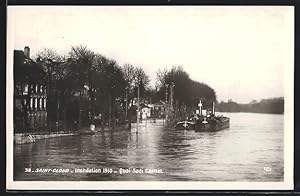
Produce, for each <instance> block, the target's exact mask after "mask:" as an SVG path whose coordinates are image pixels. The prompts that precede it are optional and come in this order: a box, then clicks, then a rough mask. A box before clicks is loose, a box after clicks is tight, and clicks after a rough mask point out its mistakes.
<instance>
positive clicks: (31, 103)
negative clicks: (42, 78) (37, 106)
mask: <svg viewBox="0 0 300 196" xmlns="http://www.w3.org/2000/svg"><path fill="white" fill-rule="evenodd" d="M32 107H33V99H32V98H30V109H32Z"/></svg>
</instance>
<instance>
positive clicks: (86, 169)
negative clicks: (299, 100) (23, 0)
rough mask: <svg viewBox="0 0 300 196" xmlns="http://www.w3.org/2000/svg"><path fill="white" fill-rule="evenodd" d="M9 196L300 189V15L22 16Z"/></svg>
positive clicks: (284, 10) (15, 44)
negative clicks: (298, 52)
mask: <svg viewBox="0 0 300 196" xmlns="http://www.w3.org/2000/svg"><path fill="white" fill-rule="evenodd" d="M7 21H8V22H7V25H8V26H7V30H8V31H7V35H8V37H7V55H8V56H7V60H8V62H7V130H6V134H7V138H6V139H7V186H8V189H27V190H28V189H43V190H45V189H67V190H74V189H81V190H83V189H99V190H109V189H114V190H117V189H120V190H125V189H139V190H141V189H170V190H182V189H193V190H197V189H199V190H200V189H222V190H224V189H253V190H255V189H274V190H278V189H292V188H293V141H294V137H293V133H294V127H293V126H294V125H293V123H294V121H293V119H294V113H293V110H294V109H293V108H294V100H293V96H294V95H293V89H294V7H293V6H8V8H7Z"/></svg>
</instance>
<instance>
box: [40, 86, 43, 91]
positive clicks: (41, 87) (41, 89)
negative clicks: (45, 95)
mask: <svg viewBox="0 0 300 196" xmlns="http://www.w3.org/2000/svg"><path fill="white" fill-rule="evenodd" d="M42 92H43V85H41V86H40V93H42Z"/></svg>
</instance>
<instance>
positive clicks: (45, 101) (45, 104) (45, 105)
mask: <svg viewBox="0 0 300 196" xmlns="http://www.w3.org/2000/svg"><path fill="white" fill-rule="evenodd" d="M46 107H47V99H44V108H45V109H46Z"/></svg>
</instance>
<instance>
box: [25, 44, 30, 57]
mask: <svg viewBox="0 0 300 196" xmlns="http://www.w3.org/2000/svg"><path fill="white" fill-rule="evenodd" d="M24 55H25V58H28V59H29V58H30V48H29V47H28V46H25V48H24Z"/></svg>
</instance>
